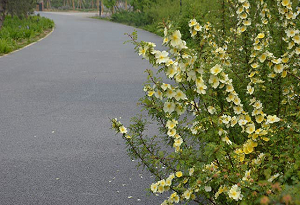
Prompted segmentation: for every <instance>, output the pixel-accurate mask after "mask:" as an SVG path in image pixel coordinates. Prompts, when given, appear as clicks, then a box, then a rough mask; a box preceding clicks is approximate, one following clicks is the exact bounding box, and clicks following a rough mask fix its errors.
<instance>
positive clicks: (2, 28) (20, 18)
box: [0, 0, 54, 55]
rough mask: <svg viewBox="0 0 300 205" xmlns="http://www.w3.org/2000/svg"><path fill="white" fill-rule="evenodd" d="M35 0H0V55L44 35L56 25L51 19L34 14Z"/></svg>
mask: <svg viewBox="0 0 300 205" xmlns="http://www.w3.org/2000/svg"><path fill="white" fill-rule="evenodd" d="M35 6H36V1H34V0H9V1H8V0H0V55H3V54H6V53H9V52H11V51H14V50H16V49H19V48H21V47H24V46H26V45H28V44H30V43H32V42H34V41H37V40H38V39H40V38H42V37H44V36H45V35H46V34H47V33H49V32H50V31H51V30H52V28H53V27H54V22H53V21H52V20H50V19H47V18H44V17H40V16H39V15H37V16H36V15H33V10H34V8H35Z"/></svg>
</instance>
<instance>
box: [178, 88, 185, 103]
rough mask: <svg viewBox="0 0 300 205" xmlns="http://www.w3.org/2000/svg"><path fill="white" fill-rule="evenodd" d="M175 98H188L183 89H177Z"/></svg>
mask: <svg viewBox="0 0 300 205" xmlns="http://www.w3.org/2000/svg"><path fill="white" fill-rule="evenodd" d="M175 99H176V100H177V101H179V100H184V99H186V95H185V94H184V93H183V92H182V91H181V90H177V92H176V94H175Z"/></svg>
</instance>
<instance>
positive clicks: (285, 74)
mask: <svg viewBox="0 0 300 205" xmlns="http://www.w3.org/2000/svg"><path fill="white" fill-rule="evenodd" d="M286 76H287V71H286V70H284V71H283V72H282V74H281V77H283V78H285V77H286Z"/></svg>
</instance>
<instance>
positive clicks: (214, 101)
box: [112, 0, 300, 205]
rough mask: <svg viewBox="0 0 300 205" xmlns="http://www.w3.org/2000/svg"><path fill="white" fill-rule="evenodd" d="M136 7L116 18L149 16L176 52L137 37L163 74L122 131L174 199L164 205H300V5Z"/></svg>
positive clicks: (142, 0)
mask: <svg viewBox="0 0 300 205" xmlns="http://www.w3.org/2000/svg"><path fill="white" fill-rule="evenodd" d="M180 3H181V4H180ZM131 4H132V6H133V9H132V11H125V12H124V11H123V12H117V13H115V14H113V15H112V20H115V21H120V22H122V21H123V22H125V23H126V21H127V20H128V19H132V22H127V23H132V24H133V25H140V22H138V15H144V16H143V18H144V17H145V19H147V21H145V22H148V23H147V24H146V25H144V26H146V27H147V26H148V28H150V29H152V28H153V30H155V31H159V29H157V26H159V28H161V34H162V35H163V39H162V44H163V45H164V46H165V47H164V48H166V50H163V51H162V50H157V47H156V45H155V44H154V43H152V42H145V41H142V42H138V41H137V39H138V38H137V32H133V33H132V34H128V38H129V42H131V43H132V44H133V45H134V46H135V51H136V52H137V53H138V54H139V55H140V56H141V57H142V58H143V59H145V60H147V61H149V63H150V64H152V65H153V69H147V70H146V73H147V74H148V80H147V81H146V82H145V84H144V89H143V90H144V92H145V95H144V97H142V98H141V99H140V101H139V105H140V106H141V109H142V112H141V113H140V114H138V115H137V116H136V117H133V118H132V119H131V123H129V122H128V120H127V122H121V121H119V118H115V119H112V129H113V130H114V131H115V132H116V133H119V134H120V135H121V136H122V138H123V139H124V141H125V143H126V145H127V151H128V154H129V156H130V157H131V158H132V159H138V160H139V165H141V166H143V167H144V168H146V169H147V170H149V171H150V172H151V173H152V174H153V175H154V176H155V177H156V181H155V182H154V183H152V184H151V185H150V184H149V188H150V189H151V192H153V194H161V193H165V192H166V193H168V196H167V197H166V199H165V201H163V202H162V205H173V204H177V203H182V204H183V203H186V204H188V203H189V202H191V201H193V202H196V203H197V204H211V205H219V204H222V205H233V204H237V205H248V204H249V205H250V204H251V205H252V204H253V205H255V204H261V205H268V204H269V205H271V204H274V205H275V204H276V205H299V204H300V195H299V193H300V146H299V143H300V106H299V105H300V97H299V96H300V69H299V67H300V31H299V28H300V21H299V15H300V7H299V6H300V5H299V1H298V0H260V1H257V0H210V1H207V0H202V1H192V0H191V1H189V0H182V1H180V0H164V1H160V0H153V1H150V0H149V1H148V0H133V1H132V2H131ZM180 5H182V6H180ZM188 5H189V6H188ZM132 13H134V14H132ZM131 15H132V16H131ZM135 15H136V16H135ZM126 16H128V18H126ZM129 17H130V18H129ZM135 17H136V19H135ZM136 22H138V23H137V24H136ZM154 28H155V29H154ZM162 75H164V77H161V76H162ZM158 76H160V77H158ZM145 112H146V113H145ZM121 117H122V119H123V120H124V116H121ZM125 119H126V118H125ZM123 123H124V124H123ZM153 123H154V124H155V125H157V126H158V129H157V130H156V132H155V130H154V129H151V132H149V130H148V129H150V128H149V126H151V124H153Z"/></svg>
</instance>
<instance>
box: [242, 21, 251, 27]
mask: <svg viewBox="0 0 300 205" xmlns="http://www.w3.org/2000/svg"><path fill="white" fill-rule="evenodd" d="M243 24H244V25H245V26H250V25H251V20H245V21H243Z"/></svg>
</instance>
